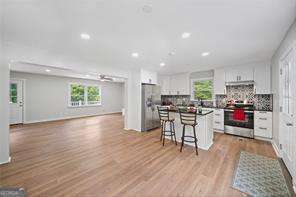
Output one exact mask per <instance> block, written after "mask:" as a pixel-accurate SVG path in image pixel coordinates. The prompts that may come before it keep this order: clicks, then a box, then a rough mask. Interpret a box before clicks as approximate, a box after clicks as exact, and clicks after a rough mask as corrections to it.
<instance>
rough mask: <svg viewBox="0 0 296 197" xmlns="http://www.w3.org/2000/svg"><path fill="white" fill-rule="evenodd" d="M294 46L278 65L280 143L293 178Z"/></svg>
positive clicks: (294, 154) (295, 140)
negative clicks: (279, 65)
mask: <svg viewBox="0 0 296 197" xmlns="http://www.w3.org/2000/svg"><path fill="white" fill-rule="evenodd" d="M295 54H296V53H295V48H291V50H290V51H289V52H288V53H287V54H286V55H285V56H284V58H282V59H281V67H280V94H279V96H280V135H279V137H280V144H281V149H282V157H283V160H284V162H285V164H286V166H287V168H288V170H289V171H290V173H291V175H292V176H293V177H294V178H295V175H296V174H295V165H296V162H295V160H296V147H295V144H296V139H295V138H296V135H295V103H294V102H293V100H294V98H295V96H296V94H295V88H296V85H295V84H296V83H295V75H296V72H295V71H296V62H295Z"/></svg>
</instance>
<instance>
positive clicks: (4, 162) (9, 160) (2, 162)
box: [0, 157, 11, 165]
mask: <svg viewBox="0 0 296 197" xmlns="http://www.w3.org/2000/svg"><path fill="white" fill-rule="evenodd" d="M10 162H11V157H9V158H8V160H6V161H1V162H0V165H2V164H7V163H10Z"/></svg>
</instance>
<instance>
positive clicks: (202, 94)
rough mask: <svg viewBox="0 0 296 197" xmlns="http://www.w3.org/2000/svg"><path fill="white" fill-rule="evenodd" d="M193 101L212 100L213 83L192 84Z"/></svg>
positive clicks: (199, 82) (197, 82)
mask: <svg viewBox="0 0 296 197" xmlns="http://www.w3.org/2000/svg"><path fill="white" fill-rule="evenodd" d="M193 86H194V99H195V100H199V99H202V100H212V96H213V82H212V80H203V81H195V82H194V84H193Z"/></svg>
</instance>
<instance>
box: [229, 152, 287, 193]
mask: <svg viewBox="0 0 296 197" xmlns="http://www.w3.org/2000/svg"><path fill="white" fill-rule="evenodd" d="M232 187H233V188H235V189H238V190H240V191H242V192H245V193H247V194H249V195H251V196H260V197H261V196H291V194H290V192H289V189H288V186H287V183H286V180H285V177H284V175H283V172H282V169H281V166H280V163H279V161H278V160H276V159H272V158H268V157H264V156H261V155H257V154H252V153H248V152H245V151H242V152H241V153H240V158H239V162H238V165H237V168H236V173H235V176H234V180H233V185H232Z"/></svg>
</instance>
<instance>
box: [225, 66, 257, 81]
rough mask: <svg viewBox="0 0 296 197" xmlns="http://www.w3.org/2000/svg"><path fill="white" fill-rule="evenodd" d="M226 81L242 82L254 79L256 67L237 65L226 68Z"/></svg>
mask: <svg viewBox="0 0 296 197" xmlns="http://www.w3.org/2000/svg"><path fill="white" fill-rule="evenodd" d="M225 79H226V82H240V81H253V80H254V69H253V67H238V68H237V67H235V68H230V69H227V70H226V74H225Z"/></svg>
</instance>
